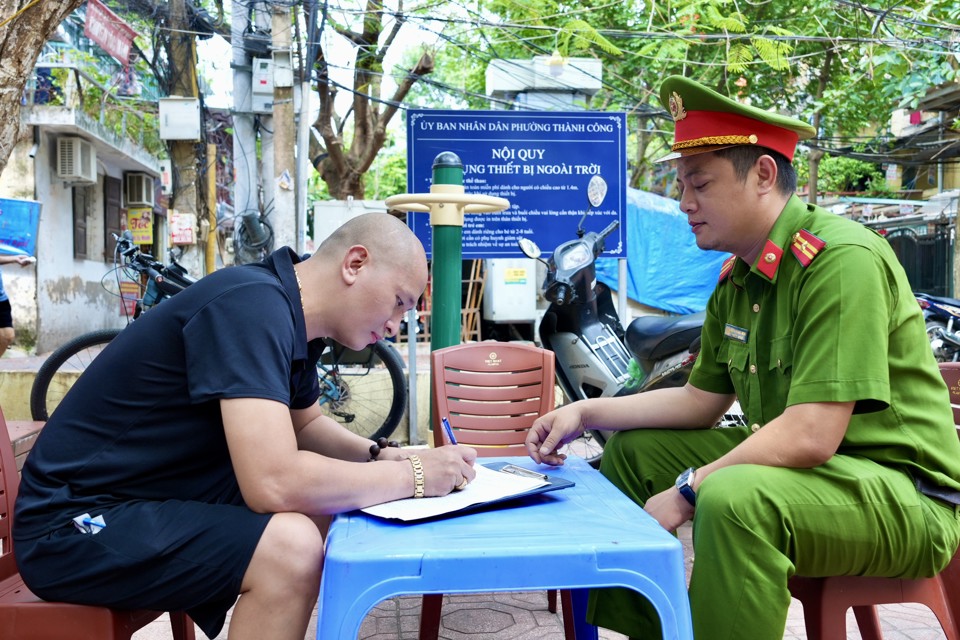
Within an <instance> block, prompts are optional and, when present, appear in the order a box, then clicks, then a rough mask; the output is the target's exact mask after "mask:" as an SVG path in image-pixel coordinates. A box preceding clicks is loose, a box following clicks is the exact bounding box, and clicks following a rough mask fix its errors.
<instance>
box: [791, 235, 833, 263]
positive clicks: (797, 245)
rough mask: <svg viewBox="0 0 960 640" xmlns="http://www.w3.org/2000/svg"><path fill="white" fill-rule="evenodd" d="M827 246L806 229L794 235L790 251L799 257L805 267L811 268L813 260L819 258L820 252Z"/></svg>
mask: <svg viewBox="0 0 960 640" xmlns="http://www.w3.org/2000/svg"><path fill="white" fill-rule="evenodd" d="M825 246H827V243H826V242H824V241H823V240H821V239H820V238H818V237H817V236H815V235H813V234H812V233H810V232H809V231H807V230H806V229H800V231H797V232H796V233H795V234H793V241H792V242H791V243H790V251H792V252H793V255H795V256H796V257H797V260H799V261H800V264H802V265H803V266H804V267H806V266H809V264H810V263H811V262H813V259H814V258H816V257H817V254H818V253H820V250H821V249H823V248H824V247H825Z"/></svg>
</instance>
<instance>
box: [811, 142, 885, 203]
mask: <svg viewBox="0 0 960 640" xmlns="http://www.w3.org/2000/svg"><path fill="white" fill-rule="evenodd" d="M793 165H794V167H795V168H796V169H797V179H798V181H799V183H800V184H801V185H803V184H806V183H807V182H808V181H809V178H810V173H809V162H808V160H807V154H806V153H805V152H801V153H799V154H797V158H796V159H795V160H794V163H793ZM818 190H819V191H822V192H826V193H851V192H857V193H861V194H862V195H864V196H870V197H883V196H888V195H890V194H891V193H892V191H891V190H890V188H889V187H888V186H887V184H886V177H885V176H884V174H883V171H882V170H881V169H880V167H879V166H878V165H876V164H873V163H870V162H865V161H864V160H858V159H856V158H849V157H844V156H824V158H823V159H822V160H821V161H820V169H819V172H818Z"/></svg>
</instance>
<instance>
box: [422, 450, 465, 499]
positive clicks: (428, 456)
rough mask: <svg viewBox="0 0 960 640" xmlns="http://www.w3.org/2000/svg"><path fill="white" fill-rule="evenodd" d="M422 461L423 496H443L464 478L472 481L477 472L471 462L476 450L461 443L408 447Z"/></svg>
mask: <svg viewBox="0 0 960 640" xmlns="http://www.w3.org/2000/svg"><path fill="white" fill-rule="evenodd" d="M409 451H410V452H411V453H416V454H417V455H418V456H420V461H421V462H422V463H423V479H424V491H423V494H424V495H425V496H445V495H447V494H448V493H450V492H451V491H453V490H454V489H456V488H457V487H458V486H460V485H461V483H462V482H463V481H464V480H466V481H467V482H468V483H470V482H473V479H474V478H476V477H477V472H476V470H474V468H473V463H474V462H475V461H476V459H477V451H476V449H473V448H471V447H466V446H463V445H446V446H443V447H437V448H436V449H421V450H416V449H410V450H409Z"/></svg>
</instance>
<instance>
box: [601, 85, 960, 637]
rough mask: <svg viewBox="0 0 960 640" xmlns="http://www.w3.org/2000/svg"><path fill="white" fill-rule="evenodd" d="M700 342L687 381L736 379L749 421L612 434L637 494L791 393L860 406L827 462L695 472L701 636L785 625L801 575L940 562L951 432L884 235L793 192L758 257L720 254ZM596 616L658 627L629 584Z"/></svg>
mask: <svg viewBox="0 0 960 640" xmlns="http://www.w3.org/2000/svg"><path fill="white" fill-rule="evenodd" d="M687 82H689V81H687ZM713 144H717V143H716V142H715V141H714V142H713ZM741 144H742V143H741ZM728 146H729V145H728ZM702 343H703V347H702V350H701V353H700V357H699V359H698V361H697V364H696V366H695V368H694V370H693V372H692V374H691V377H690V383H691V384H692V385H693V386H695V387H697V388H700V389H703V390H706V391H710V392H714V393H722V394H730V393H736V394H737V397H738V398H739V400H740V403H741V406H742V407H743V409H744V412H745V414H746V416H747V418H748V421H749V423H751V425H752V426H750V427H743V428H726V429H704V430H695V431H689V430H681V431H673V430H648V429H638V430H633V431H626V432H621V433H617V434H616V435H614V436H613V438H612V439H611V440H610V442H609V443H608V445H607V447H606V448H605V450H604V456H603V463H602V467H601V471H602V472H603V473H604V474H605V475H606V476H607V477H608V478H610V479H611V481H613V482H614V484H616V485H617V486H619V487H620V488H621V489H622V490H623V491H624V492H625V493H627V494H628V495H629V496H631V497H632V498H633V499H634V500H635V501H637V502H638V503H640V504H643V503H644V502H645V501H646V500H647V499H648V498H649V497H650V496H652V495H654V494H656V493H658V492H660V491H663V490H664V489H666V488H668V487H670V486H672V485H673V483H674V479H675V478H676V477H677V474H679V473H680V472H681V471H682V470H683V469H685V468H687V467H690V466H694V467H696V466H700V465H704V464H707V463H709V462H712V461H713V460H716V459H717V458H719V457H721V456H722V455H723V454H724V453H726V452H727V451H729V450H730V449H731V448H733V447H735V446H737V445H738V444H739V443H740V442H742V441H743V440H744V439H746V438H748V437H749V436H750V435H751V433H752V432H753V431H756V430H757V429H760V428H762V427H763V425H764V424H765V423H767V422H769V421H771V420H773V419H774V418H776V417H778V416H779V415H781V414H782V413H783V411H784V409H785V408H786V407H788V406H791V405H795V404H802V403H809V402H850V401H852V402H855V408H854V415H853V417H852V418H851V420H850V423H849V426H848V429H847V432H846V434H845V436H844V439H843V441H842V443H841V445H840V447H839V449H838V451H837V454H836V455H835V456H833V457H832V458H831V460H829V461H828V462H827V463H825V464H823V465H820V466H818V467H815V468H812V469H792V468H783V467H768V466H761V465H735V466H731V467H726V468H723V469H719V470H717V471H715V472H713V473H711V474H710V475H709V476H707V477H706V478H704V479H703V480H702V482H701V483H700V486H699V488H698V491H697V509H696V514H695V517H694V521H693V540H694V550H695V561H694V565H693V566H694V568H693V574H692V576H691V583H690V600H691V609H692V611H693V623H694V634H695V637H697V638H698V639H708V640H714V639H731V640H733V639H741V638H750V639H751V640H762V639H765V638H770V639H774V638H775V639H777V640H779V639H780V638H782V637H783V632H784V627H785V623H786V615H787V609H788V607H789V604H790V593H789V590H788V589H787V579H788V578H789V577H790V576H791V575H794V574H795V573H796V574H799V575H806V576H819V575H843V574H851V575H878V576H905V577H919V576H930V575H933V574H935V573H936V572H938V571H939V570H940V569H942V568H943V567H944V566H945V565H946V564H947V562H948V561H949V560H950V558H951V557H952V556H953V554H954V552H955V551H956V549H957V546H958V543H960V519H958V513H957V512H958V509H957V507H956V506H954V505H955V503H956V502H957V501H958V497H960V481H958V479H960V440H958V438H957V434H956V431H955V429H954V426H953V417H952V413H951V410H950V405H949V397H948V392H947V389H946V385H945V384H944V383H943V381H942V378H941V377H940V375H939V372H938V370H937V365H936V362H935V361H934V359H933V355H932V353H931V350H930V347H929V344H928V342H927V340H926V333H925V330H924V323H923V318H922V315H921V313H920V309H919V307H918V305H917V304H916V301H915V299H914V297H913V295H912V293H911V290H910V285H909V283H908V282H907V279H906V276H905V274H904V272H903V269H902V268H901V267H900V265H899V264H898V262H897V259H896V256H895V255H894V253H893V251H892V250H891V249H890V247H889V244H888V243H887V242H886V241H885V240H884V239H883V238H882V237H880V236H879V235H877V234H876V233H874V232H872V231H871V230H869V229H867V228H865V227H863V226H862V225H860V224H858V223H855V222H852V221H850V220H847V219H844V218H841V217H839V216H836V215H833V214H831V213H829V212H827V211H825V210H823V209H820V208H818V207H814V206H808V205H805V204H804V203H803V202H801V201H800V200H799V199H798V198H796V197H795V196H794V197H792V198H791V199H790V200H789V202H788V203H787V205H786V207H785V208H784V210H783V212H782V213H781V214H780V216H779V218H778V219H777V221H776V223H775V224H774V227H773V229H772V230H771V232H770V234H769V237H768V241H767V243H766V245H765V247H764V249H763V251H761V253H760V255H759V256H758V258H757V260H756V262H755V263H754V264H753V265H748V264H746V263H745V262H744V261H743V260H741V259H739V258H733V259H731V260H730V261H729V262H728V264H727V265H725V268H724V270H723V271H722V274H721V281H720V283H719V284H718V286H717V289H716V290H715V292H714V293H713V295H712V297H711V299H710V301H709V303H708V306H707V318H706V321H705V323H704V327H703V334H702ZM924 494H927V495H924ZM931 495H934V496H937V497H929V496H931ZM590 614H591V616H592V618H591V619H592V621H593V622H594V623H595V624H598V625H600V626H604V627H608V628H612V629H616V630H619V631H621V632H623V633H626V634H628V635H630V636H631V637H642V638H657V637H661V635H660V629H659V623H658V619H657V616H656V612H655V611H653V610H652V607H651V606H650V605H649V603H647V602H646V601H645V600H644V599H643V598H642V597H639V596H638V595H637V594H635V593H633V592H629V591H626V590H605V591H602V592H596V593H594V594H593V597H592V599H591V611H590Z"/></svg>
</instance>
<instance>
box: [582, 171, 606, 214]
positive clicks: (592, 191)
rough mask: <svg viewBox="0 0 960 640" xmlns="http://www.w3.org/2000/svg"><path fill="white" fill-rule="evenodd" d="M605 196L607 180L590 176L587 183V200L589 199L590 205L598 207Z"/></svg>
mask: <svg viewBox="0 0 960 640" xmlns="http://www.w3.org/2000/svg"><path fill="white" fill-rule="evenodd" d="M605 197H607V181H606V180H604V179H603V178H601V177H600V176H593V177H592V178H590V183H589V184H588V185H587V200H589V201H590V206H591V207H599V206H600V203H601V202H603V199H604V198H605Z"/></svg>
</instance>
